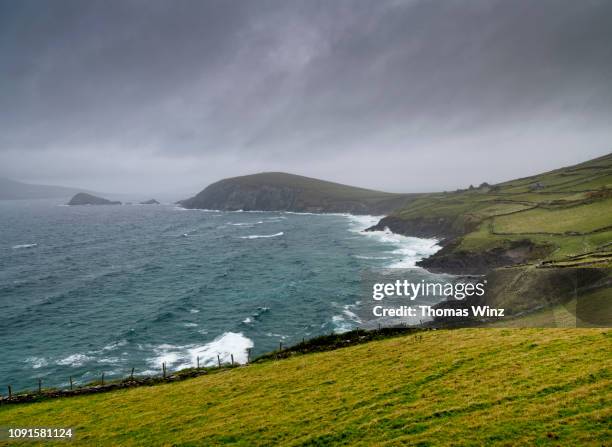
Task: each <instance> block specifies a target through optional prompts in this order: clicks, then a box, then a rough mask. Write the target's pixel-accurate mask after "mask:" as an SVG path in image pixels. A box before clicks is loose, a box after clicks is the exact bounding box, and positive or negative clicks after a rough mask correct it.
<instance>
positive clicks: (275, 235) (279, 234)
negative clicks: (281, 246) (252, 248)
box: [240, 231, 285, 239]
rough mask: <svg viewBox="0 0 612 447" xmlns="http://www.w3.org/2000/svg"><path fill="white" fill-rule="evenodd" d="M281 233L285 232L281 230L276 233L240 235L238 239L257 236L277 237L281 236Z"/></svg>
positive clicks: (256, 237)
mask: <svg viewBox="0 0 612 447" xmlns="http://www.w3.org/2000/svg"><path fill="white" fill-rule="evenodd" d="M283 234H285V233H284V232H282V231H280V232H278V233H274V234H252V235H250V236H241V237H240V239H259V238H266V237H278V236H282V235H283Z"/></svg>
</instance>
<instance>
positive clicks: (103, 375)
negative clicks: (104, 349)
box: [102, 373, 104, 385]
mask: <svg viewBox="0 0 612 447" xmlns="http://www.w3.org/2000/svg"><path fill="white" fill-rule="evenodd" d="M102 385H104V373H102Z"/></svg>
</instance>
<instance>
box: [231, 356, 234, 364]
mask: <svg viewBox="0 0 612 447" xmlns="http://www.w3.org/2000/svg"><path fill="white" fill-rule="evenodd" d="M230 356H231V358H232V366H234V354H230Z"/></svg>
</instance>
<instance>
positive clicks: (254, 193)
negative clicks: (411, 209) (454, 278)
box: [178, 172, 417, 214]
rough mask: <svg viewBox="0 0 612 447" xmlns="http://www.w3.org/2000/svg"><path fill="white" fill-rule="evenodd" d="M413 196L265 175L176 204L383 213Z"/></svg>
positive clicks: (237, 180)
mask: <svg viewBox="0 0 612 447" xmlns="http://www.w3.org/2000/svg"><path fill="white" fill-rule="evenodd" d="M416 196H417V195H416V194H393V193H386V192H380V191H373V190H370V189H364V188H356V187H353V186H348V185H342V184H339V183H332V182H327V181H323V180H318V179H314V178H309V177H302V176H299V175H293V174H286V173H282V172H268V173H262V174H254V175H246V176H243V177H233V178H228V179H225V180H221V181H218V182H216V183H213V184H212V185H210V186H208V187H207V188H206V189H204V190H203V191H202V192H200V193H199V194H197V195H196V196H195V197H192V198H190V199H186V200H182V201H180V202H178V203H179V204H180V205H181V206H183V207H185V208H199V209H215V210H224V211H237V210H244V211H295V212H311V213H351V214H383V213H388V212H390V211H392V210H394V209H396V208H398V207H401V206H404V205H405V204H407V203H408V202H409V201H411V200H412V199H413V198H414V197H416Z"/></svg>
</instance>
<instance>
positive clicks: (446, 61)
mask: <svg viewBox="0 0 612 447" xmlns="http://www.w3.org/2000/svg"><path fill="white" fill-rule="evenodd" d="M611 151H612V1H609V0H603V1H589V0H580V1H576V0H567V1H563V0H554V1H546V0H538V1H532V0H525V1H522V0H511V1H508V0H502V1H492V0H487V1H476V0H474V1H450V0H449V1H442V0H441V1H431V0H427V1H396V0H395V1H381V0H368V1H360V0H354V1H342V0H334V1H329V0H324V1H315V0H308V1H305V0H304V1H287V0H276V1H263V0H243V1H231V0H229V1H228V0H219V1H206V0H198V1H184V0H172V1H170V0H167V1H151V0H147V1H126V0H120V1H119V0H116V1H112V0H111V1H99V2H98V1H91V0H87V1H81V0H75V1H64V0H53V1H51V0H47V1H39V0H34V1H28V0H25V1H24V0H9V1H6V0H0V176H5V177H10V178H14V179H19V180H24V181H29V182H38V183H51V184H61V185H68V186H79V187H83V188H89V189H94V190H98V191H107V192H131V193H149V192H159V191H166V192H173V193H174V192H176V193H177V194H179V195H180V194H183V193H185V194H187V195H189V194H191V193H195V192H197V191H198V190H200V189H202V188H203V187H204V186H206V185H207V184H209V183H211V182H213V181H215V180H218V179H220V178H223V177H228V176H235V175H241V174H247V173H255V172H261V171H286V172H293V173H298V174H302V175H308V176H313V177H319V178H324V179H329V180H334V181H338V182H342V183H348V184H354V185H359V186H365V187H370V188H376V189H382V190H389V191H406V192H410V191H432V190H445V189H454V188H457V187H464V186H467V185H469V184H470V183H474V184H476V183H480V182H482V181H488V182H497V181H501V180H506V179H510V178H513V177H520V176H525V175H528V174H533V173H537V172H539V171H542V170H546V169H552V168H556V167H560V166H564V165H567V164H573V163H575V162H579V161H583V160H586V159H589V158H593V157H596V156H599V155H603V154H606V153H608V152H611Z"/></svg>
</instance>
